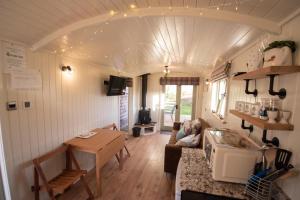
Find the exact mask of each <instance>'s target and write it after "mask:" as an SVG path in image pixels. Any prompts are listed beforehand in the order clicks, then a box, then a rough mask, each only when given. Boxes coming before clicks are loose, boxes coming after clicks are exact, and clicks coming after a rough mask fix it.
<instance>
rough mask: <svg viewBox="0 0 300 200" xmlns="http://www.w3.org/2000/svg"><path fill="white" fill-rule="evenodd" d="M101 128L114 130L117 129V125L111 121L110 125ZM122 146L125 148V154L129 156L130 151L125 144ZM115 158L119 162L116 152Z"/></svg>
mask: <svg viewBox="0 0 300 200" xmlns="http://www.w3.org/2000/svg"><path fill="white" fill-rule="evenodd" d="M103 129H112V130H116V131H117V130H118V127H117V125H116V124H115V123H112V124H110V125H107V126H105V127H103ZM124 148H125V150H126V152H127V156H128V157H130V153H129V150H128V149H127V147H126V144H125V145H124ZM116 158H117V160H118V162H120V158H119V156H118V155H117V154H116Z"/></svg>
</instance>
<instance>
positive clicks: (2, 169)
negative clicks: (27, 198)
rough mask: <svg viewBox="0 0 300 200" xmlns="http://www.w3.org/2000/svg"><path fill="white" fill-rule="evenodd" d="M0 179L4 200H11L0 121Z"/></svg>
mask: <svg viewBox="0 0 300 200" xmlns="http://www.w3.org/2000/svg"><path fill="white" fill-rule="evenodd" d="M0 173H1V174H0V178H1V179H2V180H1V181H2V186H1V185H0V187H3V191H4V196H5V199H6V200H11V193H10V188H9V182H8V175H7V168H6V162H5V154H4V146H3V137H2V128H1V121H0Z"/></svg>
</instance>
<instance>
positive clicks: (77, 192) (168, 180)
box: [59, 134, 175, 200]
mask: <svg viewBox="0 0 300 200" xmlns="http://www.w3.org/2000/svg"><path fill="white" fill-rule="evenodd" d="M169 137H170V136H169V135H163V134H154V135H151V136H142V137H138V138H134V137H130V138H129V139H128V140H127V141H126V144H127V147H128V148H129V151H130V153H131V157H130V158H128V159H126V161H125V163H124V167H123V170H122V171H120V170H119V166H118V163H117V161H116V159H115V158H113V159H112V160H111V161H110V162H109V163H107V165H105V166H104V168H103V169H102V197H101V198H97V199H103V200H140V199H141V200H173V199H174V188H175V177H173V176H170V175H167V174H166V173H164V170H163V162H164V148H165V144H166V143H167V142H168V140H169ZM125 155H126V153H125ZM87 180H88V182H89V185H90V187H91V189H92V191H93V193H94V194H95V193H96V192H95V188H96V182H95V170H93V171H91V172H90V173H89V174H88V175H87ZM86 198H87V195H86V193H85V191H84V190H83V187H82V185H80V184H76V185H75V186H74V187H72V188H71V189H70V190H69V191H67V192H66V193H65V194H64V195H63V196H60V198H59V199H61V200H62V199H64V200H81V199H86Z"/></svg>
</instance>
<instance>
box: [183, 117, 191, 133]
mask: <svg viewBox="0 0 300 200" xmlns="http://www.w3.org/2000/svg"><path fill="white" fill-rule="evenodd" d="M183 128H184V133H185V135H190V134H191V133H192V123H191V121H190V120H187V121H185V122H184V123H183Z"/></svg>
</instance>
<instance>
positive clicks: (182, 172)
mask: <svg viewBox="0 0 300 200" xmlns="http://www.w3.org/2000/svg"><path fill="white" fill-rule="evenodd" d="M178 169H179V170H178V171H177V175H176V199H180V197H178V194H179V193H180V192H181V191H183V190H188V191H194V192H199V193H206V194H209V195H217V196H222V197H228V198H236V199H250V198H248V197H247V196H245V195H244V190H245V185H244V184H238V183H229V182H221V181H215V180H213V178H212V175H211V169H210V168H209V167H208V164H207V162H206V160H205V157H204V154H203V152H202V150H201V149H192V148H183V149H182V155H181V159H180V166H179V168H178ZM178 190H179V192H178ZM179 196H180V194H179ZM275 199H280V200H287V199H288V198H287V197H286V196H285V195H283V194H282V192H277V193H276V197H275Z"/></svg>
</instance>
